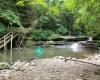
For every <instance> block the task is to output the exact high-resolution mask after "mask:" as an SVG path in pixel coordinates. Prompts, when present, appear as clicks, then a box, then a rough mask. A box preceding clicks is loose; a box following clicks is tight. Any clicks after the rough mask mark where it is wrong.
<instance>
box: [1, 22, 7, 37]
mask: <svg viewBox="0 0 100 80" xmlns="http://www.w3.org/2000/svg"><path fill="white" fill-rule="evenodd" d="M5 32H6V31H5V27H4V25H3V24H2V23H0V37H1V36H3V35H4V34H5Z"/></svg>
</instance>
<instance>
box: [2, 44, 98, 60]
mask: <svg viewBox="0 0 100 80" xmlns="http://www.w3.org/2000/svg"><path fill="white" fill-rule="evenodd" d="M38 47H40V48H42V50H43V51H44V53H43V54H42V55H41V56H39V58H53V57H55V56H63V57H76V58H87V57H89V56H91V55H93V54H98V53H99V51H98V50H97V49H95V48H93V47H86V46H83V45H81V44H80V43H78V42H73V43H70V44H66V45H31V46H30V47H23V48H21V49H20V50H19V49H18V48H14V49H13V55H12V61H13V62H15V61H16V60H21V61H25V60H31V59H32V58H33V57H37V56H36V55H35V53H36V52H35V51H34V50H36V49H37V48H38ZM3 61H6V62H10V50H7V51H6V53H5V54H4V51H0V62H3Z"/></svg>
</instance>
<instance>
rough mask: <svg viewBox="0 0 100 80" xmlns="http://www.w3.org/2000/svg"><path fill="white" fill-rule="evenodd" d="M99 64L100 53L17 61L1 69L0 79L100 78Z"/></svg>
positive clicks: (58, 79)
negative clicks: (78, 57)
mask: <svg viewBox="0 0 100 80" xmlns="http://www.w3.org/2000/svg"><path fill="white" fill-rule="evenodd" d="M67 59H68V58H67ZM72 60H76V61H72ZM79 61H82V62H79ZM83 62H86V63H83ZM88 63H93V64H88ZM95 64H97V65H95ZM99 65H100V55H96V56H91V57H89V58H87V59H75V58H70V60H67V61H66V62H65V59H64V58H63V57H55V58H52V59H34V60H32V61H30V62H28V61H25V62H20V61H17V62H15V63H14V64H13V65H11V67H10V69H5V70H0V80H100V66H99Z"/></svg>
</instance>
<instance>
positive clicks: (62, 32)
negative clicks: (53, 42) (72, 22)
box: [56, 26, 68, 35]
mask: <svg viewBox="0 0 100 80" xmlns="http://www.w3.org/2000/svg"><path fill="white" fill-rule="evenodd" d="M56 32H57V33H58V34H62V35H64V34H66V33H67V32H68V30H67V28H65V27H63V26H60V27H59V28H58V29H57V31H56Z"/></svg>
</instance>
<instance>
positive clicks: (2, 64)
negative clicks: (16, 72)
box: [0, 62, 10, 70]
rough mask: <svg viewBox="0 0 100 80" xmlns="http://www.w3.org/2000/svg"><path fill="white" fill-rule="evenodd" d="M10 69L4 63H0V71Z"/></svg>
mask: <svg viewBox="0 0 100 80" xmlns="http://www.w3.org/2000/svg"><path fill="white" fill-rule="evenodd" d="M9 68H10V65H9V64H8V63H6V62H2V63H0V70H3V69H9Z"/></svg>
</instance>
